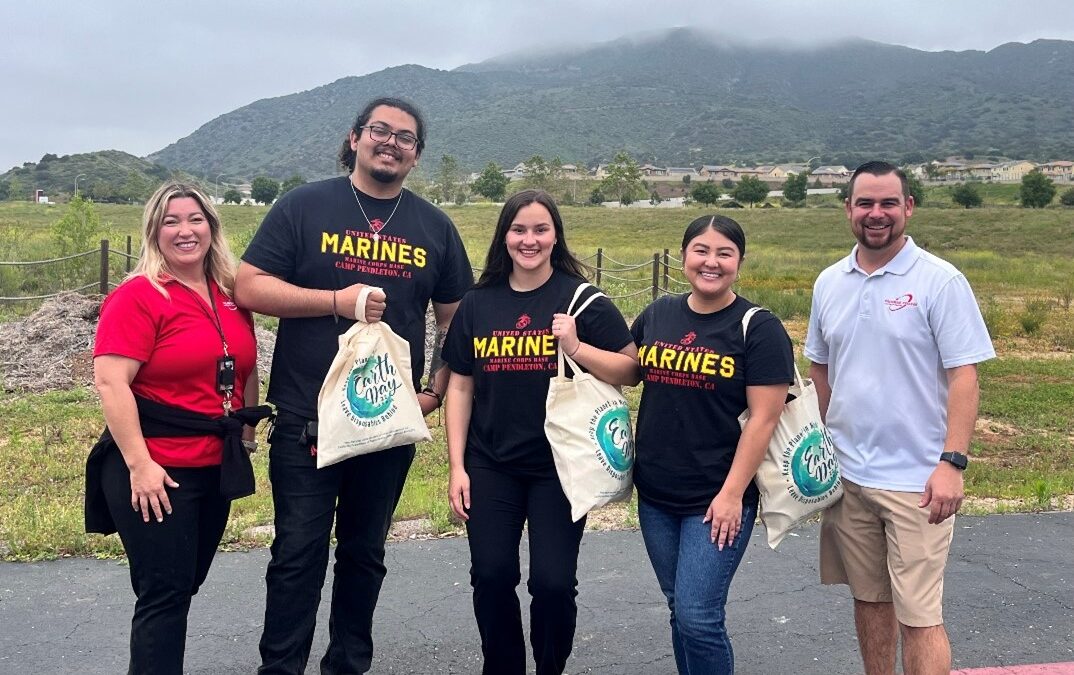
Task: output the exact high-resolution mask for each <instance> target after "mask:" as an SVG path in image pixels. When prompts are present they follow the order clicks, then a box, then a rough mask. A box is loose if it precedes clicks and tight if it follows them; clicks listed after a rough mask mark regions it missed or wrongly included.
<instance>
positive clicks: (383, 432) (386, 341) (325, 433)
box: [317, 286, 431, 469]
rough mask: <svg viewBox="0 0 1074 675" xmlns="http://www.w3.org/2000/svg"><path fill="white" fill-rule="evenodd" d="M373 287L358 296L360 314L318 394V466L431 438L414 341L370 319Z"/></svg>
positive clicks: (341, 340) (342, 337) (342, 338)
mask: <svg viewBox="0 0 1074 675" xmlns="http://www.w3.org/2000/svg"><path fill="white" fill-rule="evenodd" d="M375 290H380V289H379V288H374V287H370V286H367V287H365V288H363V289H362V290H361V292H360V293H359V294H358V301H357V303H355V310H354V315H355V316H357V317H360V318H359V319H358V321H357V322H356V323H355V324H354V325H353V326H351V328H350V330H348V331H347V332H346V333H344V334H343V335H340V336H339V351H337V352H336V358H335V359H334V360H333V361H332V365H331V367H329V369H328V375H327V376H326V377H325V379H324V384H322V385H321V393H320V395H319V396H318V397H317V468H318V469H322V468H324V467H326V466H330V465H332V464H335V463H336V462H341V461H343V460H345V459H348V458H350V457H356V456H358V455H365V454H369V453H371V452H377V451H378V450H386V449H388V448H395V447H398V446H400V445H407V444H410V443H416V442H418V441H427V440H429V439H430V438H431V436H430V435H429V427H428V426H426V424H425V418H424V417H423V416H422V414H421V407H420V406H419V405H418V399H417V394H416V393H415V392H414V384H413V381H412V380H411V368H410V343H408V342H407V341H406V340H404V339H403V338H401V337H399V336H398V335H396V334H395V332H394V331H392V329H391V326H389V325H388V324H386V323H385V322H383V321H377V322H374V323H366V322H365V321H364V320H363V319H364V317H365V305H366V301H367V300H368V299H369V294H370V293H372V292H373V291H375Z"/></svg>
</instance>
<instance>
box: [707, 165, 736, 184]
mask: <svg viewBox="0 0 1074 675" xmlns="http://www.w3.org/2000/svg"><path fill="white" fill-rule="evenodd" d="M698 175H699V176H701V177H702V178H707V179H709V180H713V181H721V180H724V179H727V180H734V179H736V178H738V169H736V168H735V167H733V166H723V165H722V164H705V165H702V167H701V171H699V172H698Z"/></svg>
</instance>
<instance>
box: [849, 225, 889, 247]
mask: <svg viewBox="0 0 1074 675" xmlns="http://www.w3.org/2000/svg"><path fill="white" fill-rule="evenodd" d="M870 225H873V226H875V225H882V226H883V227H884V229H882V230H877V229H870V228H869V227H868V226H870ZM858 227H859V229H860V232H858V235H857V239H858V243H859V244H860V245H861V246H862V248H867V249H869V250H871V251H878V250H881V249H885V248H887V247H888V246H889V245H890V244H891V242H892V240H893V239H894V238H895V237H894V231H895V223H894V222H892V221H891V220H884V221H879V222H878V221H875V220H874V221H871V222H869V221H867V222H863V223H862V224H861V225H859V226H858ZM870 234H873V235H874V238H873V239H870V238H869V235H870ZM881 234H882V235H883V236H884V238H883V239H882V240H880V241H877V239H876V238H875V237H877V236H880V235H881Z"/></svg>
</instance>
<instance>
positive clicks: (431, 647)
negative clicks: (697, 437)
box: [0, 512, 1074, 675]
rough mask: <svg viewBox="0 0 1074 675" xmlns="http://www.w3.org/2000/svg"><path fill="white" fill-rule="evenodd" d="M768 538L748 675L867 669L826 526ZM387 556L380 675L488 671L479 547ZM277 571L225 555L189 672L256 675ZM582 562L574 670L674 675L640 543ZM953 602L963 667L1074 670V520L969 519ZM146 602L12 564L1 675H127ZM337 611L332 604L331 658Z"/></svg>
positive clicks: (955, 562) (60, 572)
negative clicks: (271, 574) (480, 619)
mask: <svg viewBox="0 0 1074 675" xmlns="http://www.w3.org/2000/svg"><path fill="white" fill-rule="evenodd" d="M763 530H764V528H763V527H759V528H757V531H756V532H755V533H754V537H753V542H752V543H751V546H750V549H749V551H748V552H747V553H746V560H745V561H744V563H743V566H742V568H741V569H740V570H739V573H738V575H737V577H736V578H735V582H734V585H733V586H732V588H731V601H730V603H729V607H728V614H729V620H728V621H729V629H730V631H731V633H732V636H733V639H734V643H735V650H736V654H737V661H738V672H740V673H743V674H751V673H752V674H760V675H767V674H769V673H795V674H802V675H812V674H816V675H836V674H840V673H855V672H860V670H861V668H860V665H859V663H860V662H859V659H858V653H857V648H856V642H855V640H854V634H853V628H852V619H851V611H852V610H851V602H850V599H849V596H848V594H847V592H846V590H845V589H844V588H840V587H822V586H820V585H819V584H818V583H817V581H816V579H817V571H816V567H817V563H816V551H817V536H818V529H817V528H816V527H811V528H807V529H804V530H801V531H800V534H799V536H796V537H790V538H788V539H787V540H786V541H785V542H784V543H783V544H782V545H781V547H780V550H779V551H778V552H773V551H771V550H769V549H768V547H767V546H766V545H765V542H764V540H763ZM388 557H389V560H388V568H389V575H388V579H387V581H386V582H385V586H384V591H383V594H382V596H381V604H380V607H379V609H378V610H377V619H376V636H375V638H376V649H377V651H376V655H375V660H374V666H373V672H374V673H408V674H409V673H477V672H480V650H479V644H478V636H477V629H476V627H475V626H474V621H473V615H472V609H471V605H470V587H469V582H468V576H467V571H468V566H469V563H468V552H467V548H466V541H465V540H464V539H445V540H433V541H420V540H418V541H406V542H401V543H394V544H391V545H390V546H389V548H388ZM267 561H268V553H267V551H264V550H257V551H252V552H248V553H227V554H221V555H219V556H218V557H217V559H216V563H215V564H214V566H213V570H212V572H211V573H210V574H209V579H208V581H207V582H206V585H205V587H204V588H203V589H202V592H201V594H199V596H198V597H197V598H196V599H195V601H194V605H193V608H192V610H191V620H190V626H189V637H188V640H187V670H188V672H191V673H251V672H253V671H254V669H255V668H256V665H257V663H258V656H257V640H258V637H259V634H260V626H261V620H262V611H263V603H264V580H263V578H264V571H265V565H266V563H267ZM580 567H581V569H580V574H579V576H580V579H581V589H580V595H579V602H580V611H579V617H578V632H577V637H576V640H575V648H574V654H573V656H572V657H571V660H570V661H569V663H568V671H569V672H570V673H574V674H577V673H593V674H599V675H613V674H646V675H648V674H654V675H658V674H662V673H674V672H675V667H674V660H673V658H672V657H671V647H670V641H669V637H668V629H667V616H666V608H665V606H664V602H663V599H662V597H661V596H660V594H659V591H658V589H657V587H656V581H655V579H654V577H653V573H652V571H651V569H650V567H649V563H648V560H647V558H646V556H645V551H644V548H643V546H642V542H641V536H640V535H639V534H638V533H637V532H606V533H597V532H589V533H586V536H585V538H584V540H583V543H582V560H581V566H580ZM521 588H522V590H523V592H524V589H525V586H524V585H523V586H522V587H521ZM946 591H947V602H946V620H947V626H948V630H949V632H950V634H951V638H952V642H953V643H954V645H955V652H954V654H955V667H956V668H973V667H982V666H1008V665H1015V664H1029V663H1054V662H1072V661H1074V513H1069V512H1067V513H1051V514H1043V515H1032V514H1028V515H1010V516H989V517H984V518H971V517H961V518H959V520H958V522H957V523H956V532H955V543H954V548H953V550H952V557H951V561H950V563H949V565H948V576H947V588H946ZM324 597H326V598H327V597H328V593H327V590H326V592H325V594H324ZM133 604H134V596H133V594H132V592H131V590H130V584H129V578H128V576H127V570H126V568H125V567H124V566H123V565H122V564H121V563H117V562H115V561H97V560H60V561H55V562H47V563H34V564H13V563H5V564H0V673H20V674H21V673H118V672H122V671H124V670H125V668H126V641H127V636H128V627H129V622H130V614H131V610H132V607H133ZM326 610H327V603H322V607H321V614H320V620H319V623H318V632H317V637H316V640H315V643H314V653H315V654H318V655H319V654H320V653H323V650H324V646H325V633H326V630H325V629H326V626H327V612H326ZM313 661H314V663H315V661H316V658H315V659H313ZM309 672H316V670H315V667H312V666H311V667H310V669H309Z"/></svg>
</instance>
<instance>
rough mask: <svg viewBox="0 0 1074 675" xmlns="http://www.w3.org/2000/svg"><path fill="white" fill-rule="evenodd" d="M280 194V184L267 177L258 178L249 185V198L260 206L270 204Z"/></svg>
mask: <svg viewBox="0 0 1074 675" xmlns="http://www.w3.org/2000/svg"><path fill="white" fill-rule="evenodd" d="M279 192H280V184H279V183H277V182H276V181H274V180H272V179H271V178H269V177H268V176H258V177H257V178H255V179H254V181H253V182H252V183H250V198H251V199H253V200H254V201H255V202H259V203H261V204H271V203H272V200H274V199H276V195H277V194H279Z"/></svg>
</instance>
